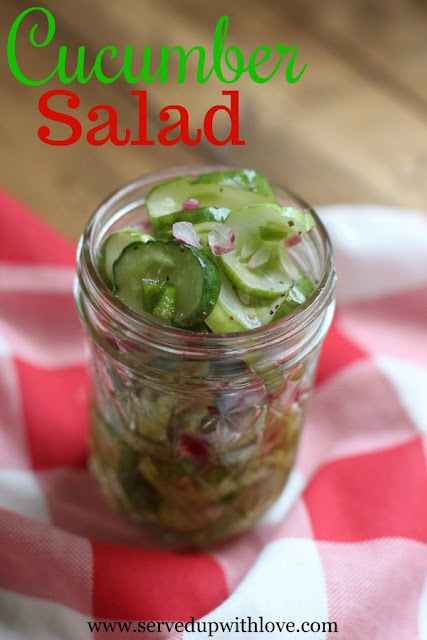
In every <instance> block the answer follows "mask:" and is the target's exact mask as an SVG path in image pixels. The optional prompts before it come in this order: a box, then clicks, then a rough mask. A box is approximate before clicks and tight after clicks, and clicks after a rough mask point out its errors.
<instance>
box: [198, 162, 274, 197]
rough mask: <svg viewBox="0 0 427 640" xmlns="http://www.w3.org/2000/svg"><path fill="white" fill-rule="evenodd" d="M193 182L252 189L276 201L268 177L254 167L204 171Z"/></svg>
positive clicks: (246, 189) (245, 189)
mask: <svg viewBox="0 0 427 640" xmlns="http://www.w3.org/2000/svg"><path fill="white" fill-rule="evenodd" d="M192 183H193V184H212V183H215V184H220V185H225V186H227V187H234V188H235V189H243V190H244V191H252V192H253V193H259V194H260V195H262V196H266V197H268V198H270V202H276V198H275V197H274V196H273V192H272V190H271V187H270V185H269V183H268V180H267V178H265V177H264V176H262V175H261V174H260V173H258V172H257V171H253V170H252V169H237V170H230V171H214V172H212V173H204V174H202V175H201V176H198V177H197V178H195V179H194V180H192Z"/></svg>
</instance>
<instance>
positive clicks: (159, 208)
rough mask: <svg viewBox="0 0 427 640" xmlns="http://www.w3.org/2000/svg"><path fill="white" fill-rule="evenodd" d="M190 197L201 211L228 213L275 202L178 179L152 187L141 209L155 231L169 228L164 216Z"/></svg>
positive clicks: (270, 199)
mask: <svg viewBox="0 0 427 640" xmlns="http://www.w3.org/2000/svg"><path fill="white" fill-rule="evenodd" d="M190 198H194V199H195V200H197V201H198V202H199V203H200V207H201V208H205V207H219V208H224V209H228V210H231V209H240V208H241V207H245V206H248V205H250V204H259V203H262V202H272V201H273V202H275V198H274V196H271V195H263V194H260V193H255V192H254V191H250V190H249V191H246V190H244V189H236V188H235V187H230V186H228V185H220V184H216V183H209V182H200V183H195V182H194V181H191V180H188V179H187V178H178V179H176V180H172V181H170V182H165V183H164V184H161V185H159V186H158V187H154V189H152V190H151V191H150V193H149V194H148V195H147V198H146V202H145V206H146V209H147V213H148V217H149V218H150V222H151V224H152V225H153V226H154V227H155V228H161V227H162V226H164V225H165V226H169V225H170V220H171V219H170V218H167V216H170V214H171V213H176V212H177V211H181V209H182V204H183V202H185V200H188V199H190ZM190 213H191V212H190ZM165 216H166V218H165ZM180 219H182V218H180ZM175 222H176V221H175Z"/></svg>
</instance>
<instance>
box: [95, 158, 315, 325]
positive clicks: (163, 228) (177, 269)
mask: <svg viewBox="0 0 427 640" xmlns="http://www.w3.org/2000/svg"><path fill="white" fill-rule="evenodd" d="M146 209H147V213H148V218H149V221H150V231H149V233H147V232H145V231H144V232H143V231H138V230H137V229H134V228H129V229H123V230H121V231H117V232H115V233H113V234H111V235H110V236H109V237H108V238H107V240H106V241H105V242H104V243H103V244H102V246H101V248H100V251H99V254H98V268H99V270H100V272H101V274H102V277H103V279H104V280H105V282H106V284H107V285H108V286H109V287H110V288H111V289H112V291H113V293H114V294H115V295H116V296H117V297H118V298H119V299H120V300H121V301H122V302H123V303H124V304H125V305H127V306H128V307H129V308H130V309H132V310H133V311H136V312H137V313H141V314H144V313H148V314H150V315H151V316H153V317H154V318H158V320H159V321H163V322H166V323H168V324H171V325H173V326H175V327H180V328H182V329H187V330H190V331H207V332H214V333H223V332H227V333H228V332H239V331H247V330H250V329H255V328H256V327H260V326H263V325H266V324H269V323H270V322H275V321H276V320H279V319H280V318H283V317H284V316H286V315H288V314H289V313H291V312H292V311H294V309H296V307H298V305H300V304H301V303H303V302H305V300H306V299H307V298H308V296H309V295H310V294H311V293H312V291H313V289H314V284H313V282H312V281H311V280H310V278H309V277H308V276H307V275H305V274H304V273H302V272H301V271H300V270H299V269H298V267H297V266H296V264H295V263H294V262H293V261H292V259H291V257H290V255H289V249H290V248H291V247H293V246H294V245H296V244H298V243H299V242H300V241H301V236H302V234H304V233H308V232H309V231H310V230H311V229H312V228H313V226H314V220H313V217H312V216H311V214H310V212H309V211H307V210H306V211H301V210H299V209H296V208H294V207H289V206H287V207H284V206H280V205H279V204H278V202H277V200H276V198H275V196H274V195H273V191H272V189H271V187H270V185H269V183H268V182H267V180H266V179H265V178H264V177H263V176H261V175H260V174H258V173H256V172H255V171H249V170H239V171H221V172H215V173H208V174H203V175H200V176H198V177H197V178H194V179H189V178H178V179H175V180H172V181H170V182H166V183H164V184H162V185H160V186H157V187H155V188H154V189H152V191H151V192H150V193H149V194H148V196H147V198H146Z"/></svg>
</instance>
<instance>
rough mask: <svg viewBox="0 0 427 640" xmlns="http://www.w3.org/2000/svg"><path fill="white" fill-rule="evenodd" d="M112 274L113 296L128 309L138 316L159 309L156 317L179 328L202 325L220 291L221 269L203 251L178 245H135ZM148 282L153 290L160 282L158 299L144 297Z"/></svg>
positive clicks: (158, 241) (122, 254) (124, 252)
mask: <svg viewBox="0 0 427 640" xmlns="http://www.w3.org/2000/svg"><path fill="white" fill-rule="evenodd" d="M113 273H114V293H115V294H116V295H117V297H118V298H120V299H121V300H122V302H124V303H125V304H126V305H127V306H128V307H130V308H131V309H133V310H134V311H136V312H137V313H144V312H149V313H154V309H156V315H158V316H159V317H163V318H164V319H165V320H171V322H172V323H173V324H176V325H177V326H180V327H192V326H196V325H198V324H200V323H201V322H203V321H204V320H205V318H206V317H207V315H208V314H209V313H210V312H211V310H212V308H213V307H214V306H215V303H216V301H217V299H218V296H219V292H220V285H221V277H220V273H219V270H218V267H217V266H216V265H215V264H214V263H213V262H212V261H211V260H210V259H209V258H208V257H206V256H205V255H204V253H203V252H202V251H198V250H197V249H193V248H191V247H187V246H184V245H180V244H178V243H176V242H163V241H161V240H156V241H153V242H148V243H146V244H144V243H141V242H135V243H133V244H131V245H129V246H127V247H126V248H125V249H124V250H123V251H122V253H121V255H120V257H119V258H118V259H117V260H116V262H115V263H114V266H113ZM147 282H148V283H149V284H150V287H152V286H153V283H154V286H156V284H155V283H159V284H158V299H157V300H156V297H155V296H153V295H152V293H153V292H152V290H151V295H150V299H149V300H147V296H146V295H145V296H144V284H146V283H147ZM171 285H173V287H174V292H173V295H172V290H171V289H170V287H171ZM166 292H168V293H166ZM172 298H173V300H172ZM153 303H155V306H154V307H153ZM172 307H173V311H172V312H170V310H171V308H172ZM168 310H169V311H168ZM168 315H170V318H168V317H167V316H168Z"/></svg>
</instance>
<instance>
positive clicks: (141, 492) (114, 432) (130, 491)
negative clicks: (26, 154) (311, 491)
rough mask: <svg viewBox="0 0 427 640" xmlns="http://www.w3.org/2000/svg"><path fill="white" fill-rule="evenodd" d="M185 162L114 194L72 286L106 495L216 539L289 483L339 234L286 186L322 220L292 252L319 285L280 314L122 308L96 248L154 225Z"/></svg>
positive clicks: (136, 515)
mask: <svg viewBox="0 0 427 640" xmlns="http://www.w3.org/2000/svg"><path fill="white" fill-rule="evenodd" d="M219 169H224V167H206V166H203V167H177V168H174V169H172V170H167V171H161V172H159V173H156V174H151V175H148V176H146V177H144V178H142V179H139V180H136V181H135V182H133V183H132V184H129V185H128V186H126V187H124V188H123V189H121V190H119V191H118V192H117V193H115V194H114V195H112V196H111V197H110V198H109V199H108V200H106V201H105V202H104V203H103V204H102V205H101V206H100V207H99V208H98V209H97V211H96V212H95V213H94V215H93V216H92V218H91V219H90V221H89V223H88V225H87V228H86V230H85V232H84V234H83V236H82V238H81V240H80V244H79V249H78V256H77V278H76V286H75V297H76V302H77V307H78V311H79V314H80V317H81V320H82V322H83V325H84V327H85V329H86V331H87V334H88V335H89V338H90V339H89V345H90V356H89V364H90V372H91V378H92V382H93V398H92V402H91V414H92V418H91V428H90V450H91V457H90V464H91V467H92V469H93V471H94V472H95V474H96V476H97V478H98V480H99V482H100V485H101V487H102V489H103V492H104V493H105V495H106V497H107V498H108V500H109V501H110V502H111V503H112V504H113V505H114V506H115V507H117V508H119V509H120V510H122V511H125V512H126V513H127V514H128V515H129V516H130V517H131V518H132V519H133V520H134V521H136V522H137V523H138V524H140V525H141V526H142V527H144V529H146V530H148V531H150V532H152V533H154V534H155V535H156V536H157V537H161V538H162V539H164V540H165V541H168V542H171V543H173V544H178V545H181V546H182V545H184V546H192V545H196V546H199V545H206V544H210V543H213V542H216V541H219V540H222V539H224V538H227V537H229V536H231V535H234V534H237V533H239V532H241V531H244V530H245V529H247V528H248V527H250V526H251V525H252V524H253V523H254V522H256V521H257V520H258V519H259V518H260V516H261V515H262V514H263V513H264V512H265V511H266V510H267V509H268V508H269V507H270V506H271V505H272V504H273V503H274V502H275V500H276V499H277V498H278V497H279V495H280V494H281V492H282V491H283V489H284V487H285V484H286V481H287V478H288V476H289V473H290V471H291V469H292V466H293V464H294V460H295V454H296V451H297V447H298V441H299V438H300V433H301V428H302V425H303V422H304V417H305V414H306V410H307V404H308V401H309V397H310V393H311V389H312V386H313V378H314V374H315V369H316V364H317V360H318V355H319V350H320V347H321V344H322V341H323V339H324V337H325V335H326V333H327V331H328V329H329V326H330V324H331V320H332V316H333V312H334V296H333V294H334V286H335V272H334V265H333V257H332V251H331V245H330V242H329V238H328V235H327V233H326V231H325V228H324V226H323V225H322V223H321V221H320V220H319V218H318V216H317V215H316V214H315V212H314V211H313V210H312V209H311V208H310V207H309V206H308V205H307V204H306V203H305V202H303V201H301V200H300V199H299V198H297V197H295V196H294V195H292V194H291V193H290V192H289V191H287V190H286V189H284V188H283V187H279V186H273V189H274V192H275V195H276V196H277V198H278V201H279V202H280V203H281V204H283V205H289V206H295V207H297V208H303V209H307V208H308V209H309V210H310V211H311V212H312V214H313V216H314V218H315V221H316V226H315V228H314V229H313V230H312V231H311V232H310V233H309V234H304V235H303V236H302V238H303V240H302V242H300V243H299V244H297V245H295V246H294V247H293V248H292V249H291V251H292V254H293V258H294V260H295V263H296V264H297V265H298V267H299V268H300V269H302V270H303V271H304V272H305V273H306V274H308V275H309V276H310V277H311V279H312V281H313V282H315V284H316V287H315V290H314V291H313V293H312V294H311V295H310V297H309V298H308V299H307V300H306V302H305V303H304V304H301V305H300V306H299V307H298V308H297V309H296V310H295V311H294V312H293V313H291V314H290V315H288V316H286V317H284V318H283V319H282V320H280V321H278V322H275V323H273V324H270V325H267V326H264V327H260V328H258V329H253V330H250V331H244V332H241V333H229V334H227V333H223V334H215V333H206V334H203V333H195V332H192V331H188V330H183V329H178V328H174V327H171V326H166V325H165V324H160V323H159V322H158V321H155V320H153V319H152V318H150V317H149V316H142V315H139V314H137V313H135V312H133V311H132V310H130V309H129V308H128V307H126V306H125V305H124V304H123V303H122V302H121V301H120V300H119V299H118V298H116V297H115V296H114V295H113V294H112V293H111V291H110V290H109V289H108V287H107V286H106V284H105V283H104V281H103V280H102V278H101V275H100V273H99V271H98V269H97V267H96V256H97V252H98V250H99V247H100V246H101V244H102V243H103V242H104V240H105V239H106V238H107V237H108V235H109V234H111V233H113V232H115V231H117V230H119V229H122V228H125V227H131V226H133V227H136V228H140V229H147V215H146V211H145V207H144V202H145V196H146V195H147V193H148V192H149V191H150V189H152V188H153V187H154V186H156V185H158V184H161V183H162V182H165V181H167V180H171V179H173V178H175V177H178V176H184V175H187V176H196V175H198V174H200V173H206V172H208V171H218V170H219Z"/></svg>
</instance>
